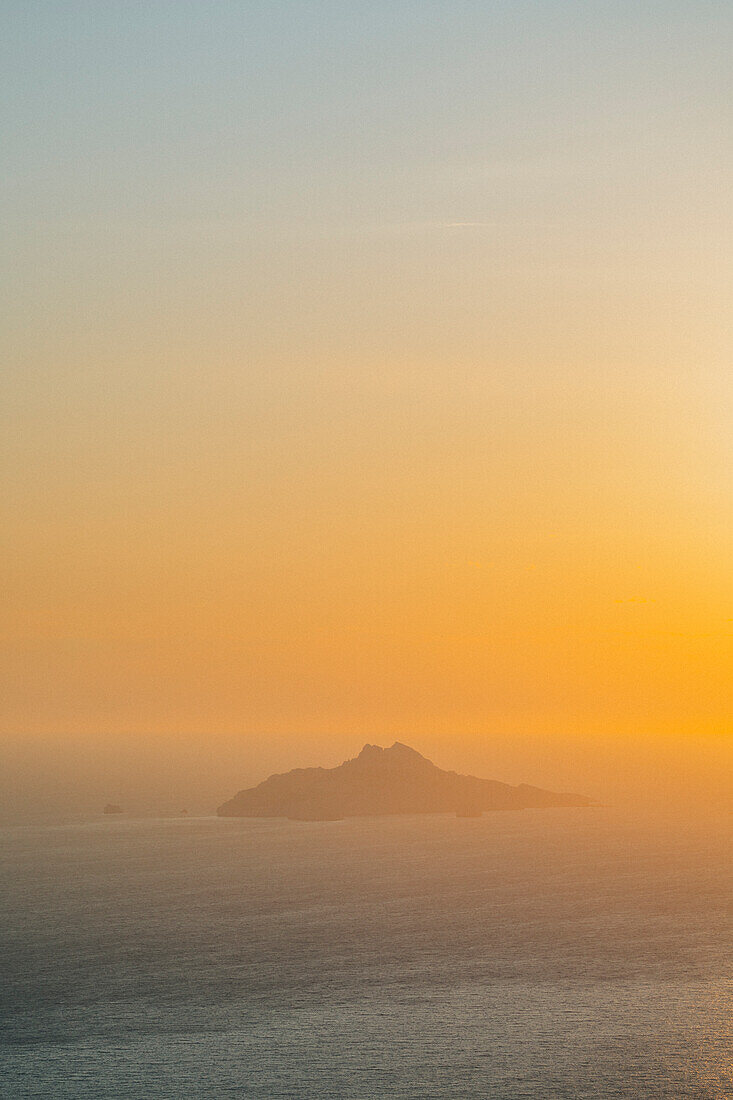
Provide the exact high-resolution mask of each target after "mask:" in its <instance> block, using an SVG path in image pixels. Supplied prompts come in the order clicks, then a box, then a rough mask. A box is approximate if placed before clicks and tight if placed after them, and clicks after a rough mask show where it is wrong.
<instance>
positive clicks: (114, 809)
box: [102, 802, 122, 814]
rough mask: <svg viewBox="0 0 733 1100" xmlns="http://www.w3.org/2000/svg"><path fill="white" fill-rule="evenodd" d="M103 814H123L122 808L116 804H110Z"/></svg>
mask: <svg viewBox="0 0 733 1100" xmlns="http://www.w3.org/2000/svg"><path fill="white" fill-rule="evenodd" d="M102 812H103V813H105V814H121V813H122V807H121V806H118V805H117V803H116V802H108V803H107V805H106V806H105V807H104V810H103V811H102Z"/></svg>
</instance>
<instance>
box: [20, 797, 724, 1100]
mask: <svg viewBox="0 0 733 1100" xmlns="http://www.w3.org/2000/svg"><path fill="white" fill-rule="evenodd" d="M732 854H733V850H732V847H731V818H730V816H723V815H718V816H717V817H715V816H712V817H710V818H705V819H704V820H701V819H696V818H694V817H688V818H686V819H684V820H683V819H681V818H679V817H677V816H676V815H675V814H674V813H672V812H670V813H667V814H662V815H658V816H656V817H654V816H648V815H646V816H645V815H643V814H641V813H637V812H636V811H632V810H618V809H614V808H602V807H594V808H591V809H583V810H536V811H530V810H524V811H508V812H499V813H490V814H484V815H483V816H482V817H478V818H457V817H453V816H443V815H435V816H424V817H381V818H361V819H351V820H344V821H329V822H290V821H286V820H237V819H217V818H215V817H180V818H173V817H171V818H137V819H132V818H129V817H126V816H124V815H123V816H121V817H103V816H101V815H99V816H96V817H90V818H87V819H82V818H79V819H75V820H66V821H59V822H55V823H54V822H35V823H32V822H31V823H25V824H17V825H6V826H3V827H2V829H0V1096H2V1098H3V1100H31V1098H33V1100H87V1098H89V1100H92V1098H94V1100H128V1098H129V1100H160V1098H178V1097H183V1098H187V1100H188V1098H190V1100H199V1098H201V1100H204V1098H211V1100H219V1098H225V1097H227V1098H229V1097H231V1098H250V1097H251V1098H257V1100H279V1098H286V1097H287V1098H293V1100H296V1098H297V1100H303V1098H310V1097H313V1098H319V1100H321V1098H322V1100H349V1098H354V1100H372V1098H381V1097H394V1098H405V1100H406V1098H410V1100H413V1098H414V1100H418V1098H420V1100H425V1098H436V1100H437V1098H448V1097H450V1098H462V1100H469V1098H470V1100H473V1098H476V1100H478V1098H481V1100H529V1098H532V1100H535V1098H536V1100H555V1098H556V1100H571V1098H572V1100H575V1098H578V1100H579V1098H586V1097H587V1098H588V1100H605V1098H608V1100H621V1098H628V1100H663V1098H664V1100H683V1098H688V1097H689V1098H696V1100H722V1098H727V1100H730V1098H731V1097H733V1032H732V1028H731V1024H732V1016H733V983H732V978H733V965H732V964H733V887H732V881H731V869H732V865H733V860H732V859H731V856H732Z"/></svg>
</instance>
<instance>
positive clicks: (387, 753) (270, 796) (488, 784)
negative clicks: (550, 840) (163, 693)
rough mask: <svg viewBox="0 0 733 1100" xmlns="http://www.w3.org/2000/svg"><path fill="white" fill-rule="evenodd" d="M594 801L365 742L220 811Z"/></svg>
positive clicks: (245, 793) (327, 813)
mask: <svg viewBox="0 0 733 1100" xmlns="http://www.w3.org/2000/svg"><path fill="white" fill-rule="evenodd" d="M590 804H591V803H590V799H588V798H585V797H583V796H582V795H576V794H558V793H556V792H554V791H546V790H543V789H541V788H540V787H530V786H528V785H526V784H522V785H521V786H517V787H513V786H511V785H510V784H508V783H501V782H499V781H498V780H495V779H479V778H477V777H476V776H472V775H459V774H458V773H457V772H449V771H444V770H443V769H442V768H439V767H437V766H436V765H435V764H433V763H432V761H430V760H428V759H427V758H426V757H424V756H423V755H422V754H421V753H419V752H418V751H417V750H416V749H413V748H411V747H410V746H409V745H405V744H403V743H402V742H401V741H395V742H394V744H393V745H391V746H390V747H389V748H383V747H382V746H380V745H372V744H370V743H367V744H366V745H364V747H363V748H362V750H361V752H360V753H359V755H358V756H356V757H353V758H352V759H350V760H346V761H344V763H343V764H339V765H338V767H335V768H296V769H294V770H293V771H290V772H285V773H284V774H281V775H271V776H270V777H269V779H265V780H264V781H263V782H262V783H260V784H259V785H258V786H256V787H251V788H249V789H248V790H242V791H240V792H239V793H238V794H236V795H235V796H234V797H233V798H231V799H230V800H229V801H228V802H225V803H224V804H223V805H222V806H220V807H219V808H218V810H217V813H218V814H219V816H220V817H288V818H295V819H299V820H320V821H324V820H334V819H337V818H342V817H368V816H376V815H380V814H426V813H453V814H458V815H459V816H461V817H476V816H478V815H480V814H481V813H483V812H484V811H486V810H513V809H530V808H542V807H560V806H588V805H590Z"/></svg>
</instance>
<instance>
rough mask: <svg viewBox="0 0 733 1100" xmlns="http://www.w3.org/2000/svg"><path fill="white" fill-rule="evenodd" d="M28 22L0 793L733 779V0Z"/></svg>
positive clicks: (616, 788)
mask: <svg viewBox="0 0 733 1100" xmlns="http://www.w3.org/2000/svg"><path fill="white" fill-rule="evenodd" d="M1 20H2V34H1V35H0V38H1V39H2V46H1V47H0V49H1V50H2V57H1V58H0V61H1V64H0V101H1V105H0V125H1V126H2V131H3V134H4V138H3V146H4V154H3V160H4V170H3V183H2V189H1V195H2V198H1V206H2V219H3V224H4V227H5V232H4V244H3V264H2V279H3V285H2V306H1V307H0V308H2V313H3V326H2V330H3V334H4V335H3V337H2V342H3V361H4V363H5V369H4V370H3V373H2V381H1V382H0V387H1V396H2V400H1V407H0V415H2V431H1V433H0V436H1V438H0V461H1V462H2V470H3V476H2V498H1V504H2V525H1V526H2V555H1V557H2V562H1V564H0V569H1V570H2V577H1V578H0V580H1V583H2V589H3V592H4V598H3V601H2V610H1V611H0V645H2V662H1V665H2V668H1V671H0V699H1V700H2V703H1V714H0V722H1V725H0V741H1V742H2V745H1V749H0V751H1V752H2V757H3V760H0V765H1V766H0V805H5V806H6V807H11V808H12V807H18V806H27V805H38V806H44V807H45V806H49V807H54V808H56V807H62V806H63V807H68V806H84V807H87V806H96V805H97V804H98V802H99V801H100V799H101V800H102V801H107V800H108V799H112V800H114V801H119V800H122V801H124V802H125V803H126V804H128V805H135V806H139V807H141V808H155V807H156V806H164V807H166V808H168V807H170V806H174V805H178V804H179V803H185V804H190V805H192V806H197V807H198V806H201V807H207V806H210V805H215V804H216V803H217V802H218V801H223V800H224V798H226V797H229V796H230V795H231V794H232V793H233V790H236V789H238V788H239V787H242V786H245V785H248V784H249V783H252V782H256V781H258V780H259V779H261V778H264V776H266V775H267V774H269V772H271V771H273V770H285V769H287V768H289V767H292V766H296V765H297V766H302V765H309V764H324V765H326V764H328V765H330V764H335V763H338V762H339V761H340V760H342V759H344V758H345V757H348V756H353V755H355V754H356V752H358V750H359V748H360V747H361V745H362V744H363V743H364V742H365V741H373V742H377V743H384V744H388V743H390V742H391V741H393V740H394V739H395V738H398V739H400V740H402V741H407V742H408V743H410V744H412V745H414V746H415V747H416V748H418V749H420V750H421V751H423V752H425V753H426V754H427V755H430V756H431V757H432V758H434V759H435V760H436V762H438V763H440V764H443V765H444V766H448V767H452V768H456V769H457V770H463V771H473V772H475V773H477V774H482V775H487V776H493V777H495V778H500V779H506V780H508V781H510V782H522V781H528V782H536V783H540V784H543V783H544V784H545V785H548V786H550V785H554V786H561V787H564V788H566V789H567V788H573V787H575V788H576V789H578V788H579V789H582V790H583V791H584V792H585V793H588V794H591V795H593V796H595V797H599V798H608V799H611V800H614V799H623V798H639V797H646V796H647V795H649V796H650V797H651V796H652V795H653V796H654V797H655V798H657V799H660V800H666V801H669V800H674V801H676V800H679V799H680V798H683V797H688V798H689V797H692V798H693V799H694V800H697V801H698V802H700V803H707V802H713V803H715V804H718V803H720V804H723V803H725V802H726V800H729V799H730V774H731V766H732V765H733V721H732V717H731V716H732V713H733V707H732V704H733V688H732V685H733V571H732V570H731V567H730V566H731V560H733V430H731V429H732V427H733V415H732V413H733V373H732V372H731V368H730V363H731V350H732V347H731V344H732V341H731V323H730V317H731V300H730V298H731V286H733V271H732V270H731V267H732V264H731V257H732V255H733V250H732V247H731V246H732V245H733V240H732V239H731V200H730V195H731V182H732V176H733V171H732V168H733V164H732V157H731V152H732V149H731V145H732V142H731V133H733V127H732V125H731V124H732V122H733V120H732V119H731V114H732V112H731V105H732V102H733V99H732V97H731V76H730V56H731V47H732V46H733V9H731V7H730V5H729V4H728V3H722V2H720V3H718V2H713V0H711V2H695V0H687V2H686V3H677V2H673V0H667V2H665V3H659V2H655V0H650V2H649V3H645V4H638V3H626V2H623V0H619V2H614V3H609V2H604V3H600V2H595V0H588V2H583V3H580V2H569V0H533V2H530V0H511V2H508V0H507V2H501V3H500V2H491V0H480V2H478V0H477V2H467V0H452V2H451V3H447V2H433V0H412V2H408V0H390V2H388V3H387V2H382V0H369V2H366V0H365V2H352V0H339V2H335V0H334V2H331V3H328V2H320V0H300V2H297V3H296V2H292V3H291V2H286V0H274V2H273V0H268V2H266V3H265V2H261V3H260V2H255V0H252V2H245V0H239V2H236V3H235V2H228V0H219V2H217V3H216V4H211V3H205V2H203V0H175V2H171V0H159V2H157V3H155V4H149V3H140V2H136V0H131V2H125V3H106V4H98V3H78V2H75V0H64V2H63V3H62V2H54V3H51V2H36V0H23V2H22V3H21V2H12V0H8V2H6V3H5V4H4V5H3V10H2V16H1ZM2 776H4V778H2Z"/></svg>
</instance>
